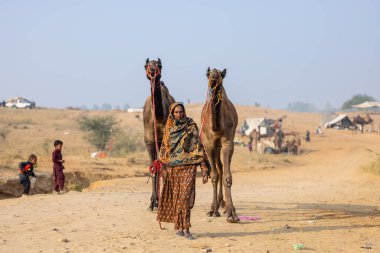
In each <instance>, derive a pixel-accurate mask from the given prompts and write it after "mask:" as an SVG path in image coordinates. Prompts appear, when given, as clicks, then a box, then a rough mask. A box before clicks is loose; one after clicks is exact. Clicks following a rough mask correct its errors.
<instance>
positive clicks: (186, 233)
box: [185, 228, 194, 240]
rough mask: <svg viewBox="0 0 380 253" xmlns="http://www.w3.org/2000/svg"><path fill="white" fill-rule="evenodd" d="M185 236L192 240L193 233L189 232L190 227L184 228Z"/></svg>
mask: <svg viewBox="0 0 380 253" xmlns="http://www.w3.org/2000/svg"><path fill="white" fill-rule="evenodd" d="M185 238H186V239H188V240H194V237H193V235H192V234H191V233H190V229H188V228H187V229H186V231H185Z"/></svg>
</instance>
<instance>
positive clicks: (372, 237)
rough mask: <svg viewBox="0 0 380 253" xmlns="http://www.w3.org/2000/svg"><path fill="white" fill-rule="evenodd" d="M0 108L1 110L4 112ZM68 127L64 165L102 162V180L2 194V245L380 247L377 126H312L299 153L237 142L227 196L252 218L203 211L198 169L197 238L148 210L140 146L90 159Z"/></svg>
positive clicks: (296, 118) (206, 197) (311, 122)
mask: <svg viewBox="0 0 380 253" xmlns="http://www.w3.org/2000/svg"><path fill="white" fill-rule="evenodd" d="M238 112H239V121H240V122H242V121H243V120H244V118H246V117H259V116H268V117H269V116H270V117H272V118H276V117H279V116H282V115H284V114H286V115H287V117H286V120H285V123H284V128H285V129H288V130H295V131H298V132H300V133H302V134H303V133H304V131H305V130H306V129H310V130H312V129H313V128H315V127H316V126H317V125H319V124H321V121H322V119H321V116H320V115H318V114H303V113H290V112H285V111H271V110H269V111H268V110H265V109H260V110H259V109H255V108H253V107H244V106H239V107H238ZM4 113H6V112H4ZM4 113H3V114H2V115H0V116H2V117H6V116H4ZM22 113H24V112H22ZM28 113H38V112H36V111H35V112H28ZM62 113H65V112H62ZM199 113H200V106H198V105H194V106H190V107H189V110H188V114H189V116H191V117H194V119H196V120H197V119H198V118H199ZM71 114H72V117H75V116H78V115H79V114H80V112H74V113H71ZM71 114H70V115H71ZM118 117H121V118H122V117H125V118H128V117H129V119H128V121H127V122H123V124H127V123H128V125H130V126H132V127H135V128H136V129H140V130H136V131H141V125H140V124H141V122H140V121H138V120H137V119H136V118H135V117H133V116H125V115H120V116H118ZM134 120H135V121H136V122H135V121H134ZM133 122H135V123H133ZM34 128H36V129H37V128H40V127H39V126H38V124H37V123H36V124H35V125H34V126H33V127H32V128H31V129H29V130H33V129H34ZM64 130H65V129H64V128H62V129H59V131H61V132H62V131H64ZM17 131H18V129H17ZM36 131H37V130H36ZM52 131H53V132H54V130H52ZM57 131H58V130H57ZM59 131H58V132H59ZM70 131H71V132H72V135H71V134H70V135H69V136H67V140H64V142H65V143H67V145H66V146H64V150H63V154H65V153H64V152H65V148H66V152H67V154H68V156H67V157H66V159H67V160H68V161H70V159H71V160H72V161H75V162H72V164H71V166H67V169H66V173H74V172H76V171H82V172H83V170H85V171H86V173H87V174H88V175H89V174H91V172H88V168H89V167H91V166H93V167H94V168H95V167H96V168H103V167H104V166H105V167H107V168H110V169H109V170H106V171H103V173H104V175H108V177H106V176H105V178H106V179H107V178H109V180H99V178H97V180H98V181H95V180H94V182H92V183H91V185H90V186H89V187H87V188H85V189H84V190H83V191H82V192H77V191H69V192H68V193H66V194H62V195H52V194H36V195H32V196H30V197H27V198H6V199H2V200H0V252H4V253H8V252H12V253H13V252H264V253H267V252H270V253H275V252H296V250H294V249H293V245H294V244H297V243H302V244H303V245H304V247H305V248H304V249H303V250H301V251H304V252H334V253H335V252H355V253H356V252H380V176H378V175H376V174H374V173H372V172H370V171H367V170H366V169H365V168H366V167H367V166H368V165H369V164H371V163H372V162H374V161H375V160H376V159H378V157H379V155H380V145H379V144H380V134H378V133H364V134H353V133H351V132H350V131H341V130H333V129H332V130H330V129H329V130H324V133H323V135H322V136H319V135H312V136H311V138H312V139H311V142H310V143H305V141H303V143H302V154H301V156H288V155H286V154H279V155H261V156H258V155H257V154H254V153H249V151H248V149H247V148H246V147H239V146H236V147H235V154H234V157H233V162H232V169H233V185H232V194H233V201H234V205H235V207H236V210H237V213H238V215H239V216H250V217H254V220H252V221H241V222H239V223H227V222H226V217H225V215H222V216H221V217H218V218H216V217H207V216H206V213H207V211H208V210H209V207H210V204H211V198H212V186H211V184H210V182H209V183H208V184H205V185H203V184H202V183H201V178H200V177H198V178H197V186H196V201H195V207H194V209H193V211H192V216H191V222H192V233H193V234H194V237H195V238H196V239H195V240H193V241H189V240H186V239H184V238H179V237H176V236H175V231H174V230H173V224H164V227H165V230H160V229H159V226H158V223H157V221H156V213H155V212H150V211H147V207H148V205H149V198H150V189H151V185H150V184H147V183H146V181H147V177H146V171H147V166H146V158H141V157H142V156H146V157H147V154H146V153H145V152H141V153H137V154H136V155H135V156H136V157H135V158H133V159H132V158H131V156H133V154H132V155H130V156H129V157H127V158H123V159H124V160H120V159H119V160H117V159H116V158H115V159H111V158H106V159H105V160H101V159H97V160H96V161H95V160H94V161H88V158H81V157H80V156H75V155H74V153H75V152H71V151H70V147H69V146H70V145H69V138H73V141H74V139H76V138H78V136H79V130H76V128H75V127H73V126H71V128H70ZM77 131H78V132H77ZM76 134H77V135H78V136H76ZM56 135H57V134H56V133H55V134H54V133H53V134H51V136H56ZM73 135H74V136H75V137H72V136H73ZM34 137H36V136H34ZM16 138H17V133H15V134H14V135H11V134H10V136H9V138H8V145H9V142H11V141H12V140H14V139H16ZM51 138H53V137H51ZM64 145H65V144H64ZM81 145H82V146H83V148H85V147H86V148H87V146H85V144H81ZM72 148H78V149H79V148H80V147H72ZM7 152H10V151H7ZM42 157H43V158H42V160H43V161H42V162H41V163H42V166H40V167H39V169H40V171H45V172H49V161H48V160H49V159H48V157H49V156H48V154H46V155H43V156H42ZM86 157H87V156H86ZM139 159H145V160H143V161H142V162H139V161H140V160H139ZM124 162H125V163H124ZM123 163H124V164H123ZM68 164H70V162H68ZM7 171H8V172H7ZM92 171H96V173H100V172H101V169H98V170H92ZM5 172H7V173H8V174H9V170H5V169H4V170H3V171H2V173H3V174H4V173H5ZM107 173H108V174H107ZM110 175H111V176H110ZM118 175H123V176H122V177H121V176H119V177H120V178H117V177H118Z"/></svg>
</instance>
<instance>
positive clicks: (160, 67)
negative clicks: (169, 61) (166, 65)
mask: <svg viewBox="0 0 380 253" xmlns="http://www.w3.org/2000/svg"><path fill="white" fill-rule="evenodd" d="M157 62H158V67H159V69H160V70H161V69H162V64H161V59H160V58H157Z"/></svg>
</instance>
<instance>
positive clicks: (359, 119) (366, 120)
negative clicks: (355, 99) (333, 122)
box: [352, 113, 373, 133]
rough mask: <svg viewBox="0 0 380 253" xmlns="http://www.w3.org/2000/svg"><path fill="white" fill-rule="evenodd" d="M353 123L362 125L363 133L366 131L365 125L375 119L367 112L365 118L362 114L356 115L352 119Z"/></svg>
mask: <svg viewBox="0 0 380 253" xmlns="http://www.w3.org/2000/svg"><path fill="white" fill-rule="evenodd" d="M352 123H354V125H355V126H356V125H359V126H360V127H361V131H362V133H363V132H364V126H365V125H369V124H373V119H372V118H371V117H370V116H369V114H368V113H367V114H366V116H365V117H364V118H363V117H361V116H360V115H358V116H356V117H355V118H354V119H353V120H352Z"/></svg>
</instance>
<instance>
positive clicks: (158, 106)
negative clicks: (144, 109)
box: [151, 80, 164, 121]
mask: <svg viewBox="0 0 380 253" xmlns="http://www.w3.org/2000/svg"><path fill="white" fill-rule="evenodd" d="M151 93H152V94H151V98H152V105H153V101H154V105H155V115H156V119H157V120H158V121H162V120H163V119H164V111H163V106H162V91H161V82H160V80H158V82H157V81H156V83H155V85H154V87H153V90H151ZM153 97H154V100H153Z"/></svg>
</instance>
